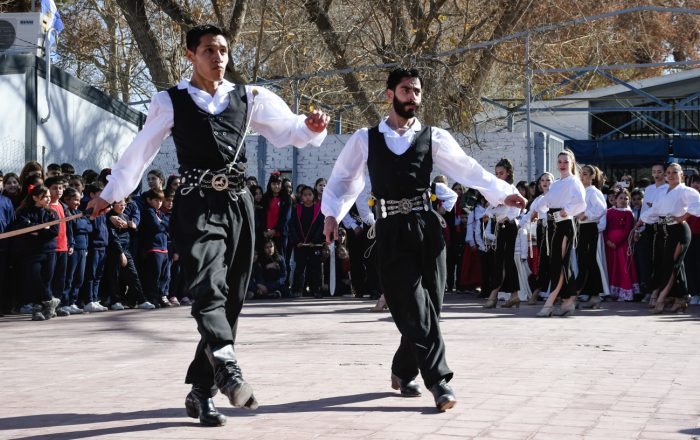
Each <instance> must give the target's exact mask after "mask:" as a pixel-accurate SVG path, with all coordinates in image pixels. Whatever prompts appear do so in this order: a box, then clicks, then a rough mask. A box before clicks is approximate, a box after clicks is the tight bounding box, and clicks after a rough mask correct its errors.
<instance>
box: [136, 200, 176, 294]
mask: <svg viewBox="0 0 700 440" xmlns="http://www.w3.org/2000/svg"><path fill="white" fill-rule="evenodd" d="M141 197H142V199H143V201H144V202H146V206H147V207H146V209H145V210H144V211H143V212H142V213H141V223H140V224H139V244H140V246H141V255H143V264H142V268H143V270H142V271H141V274H142V275H143V287H144V291H145V294H146V298H147V299H149V300H150V301H151V302H152V303H153V304H155V305H156V306H157V307H158V306H159V307H170V306H172V304H170V301H168V297H167V296H166V293H164V289H165V286H166V284H167V282H168V275H169V274H168V270H167V269H168V224H167V223H165V222H164V221H163V218H162V215H161V213H160V207H161V206H162V205H163V199H164V198H165V196H164V194H163V191H160V190H158V189H149V190H148V191H146V192H145V193H143V194H142V195H141Z"/></svg>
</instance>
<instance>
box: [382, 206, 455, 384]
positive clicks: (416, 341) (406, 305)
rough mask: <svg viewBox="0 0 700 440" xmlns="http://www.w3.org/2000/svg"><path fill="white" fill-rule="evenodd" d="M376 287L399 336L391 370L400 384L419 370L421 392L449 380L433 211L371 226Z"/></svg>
mask: <svg viewBox="0 0 700 440" xmlns="http://www.w3.org/2000/svg"><path fill="white" fill-rule="evenodd" d="M376 236H377V244H376V246H375V249H376V251H377V269H378V272H379V282H380V286H381V289H382V292H384V296H385V298H386V302H387V304H388V305H389V310H390V311H391V316H392V317H393V318H394V323H395V324H396V327H398V329H399V332H400V333H401V343H400V345H399V348H398V349H397V350H396V354H395V355H394V359H393V362H392V366H391V371H392V373H394V374H395V375H396V376H398V377H399V378H401V379H404V380H410V379H413V378H415V377H416V376H417V375H418V372H419V371H420V373H421V376H422V377H423V381H424V383H425V385H426V387H428V388H429V387H431V386H432V385H434V384H436V383H438V382H439V381H440V380H441V379H443V378H444V379H445V380H446V381H450V379H452V371H451V370H450V369H449V367H448V366H447V361H446V360H445V343H444V341H443V339H442V334H441V333H440V309H441V307H442V300H443V296H444V294H445V279H446V262H445V241H444V239H443V236H442V229H441V227H440V222H439V220H438V217H437V216H436V215H435V213H433V212H432V211H419V212H412V213H410V214H398V215H392V216H389V217H387V218H384V219H379V220H378V221H377V224H376Z"/></svg>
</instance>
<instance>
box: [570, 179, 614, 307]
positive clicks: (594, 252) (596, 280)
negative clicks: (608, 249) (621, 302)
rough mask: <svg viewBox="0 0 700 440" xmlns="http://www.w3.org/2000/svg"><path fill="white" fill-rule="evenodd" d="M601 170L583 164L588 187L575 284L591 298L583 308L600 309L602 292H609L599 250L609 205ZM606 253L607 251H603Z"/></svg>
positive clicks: (580, 225)
mask: <svg viewBox="0 0 700 440" xmlns="http://www.w3.org/2000/svg"><path fill="white" fill-rule="evenodd" d="M600 175H601V172H600V170H599V169H598V168H597V167H595V166H593V165H584V166H582V167H581V183H583V186H584V188H586V210H585V211H584V212H582V213H581V214H579V216H578V220H579V230H578V246H577V247H576V259H577V261H578V268H579V271H578V278H577V279H576V286H577V290H578V294H581V293H584V294H588V295H589V299H588V301H586V302H585V303H582V304H581V306H582V307H587V308H595V309H597V308H598V307H599V305H600V296H599V295H600V293H601V292H606V290H605V288H604V286H605V284H606V282H607V280H604V279H603V277H602V275H601V273H603V271H602V270H601V267H602V265H604V264H605V261H603V262H602V263H601V258H600V257H601V255H599V252H598V238H599V237H598V236H599V233H598V223H599V222H600V219H601V218H603V216H605V213H606V208H607V204H606V202H605V196H604V195H603V193H602V192H601V191H600ZM602 255H604V254H602Z"/></svg>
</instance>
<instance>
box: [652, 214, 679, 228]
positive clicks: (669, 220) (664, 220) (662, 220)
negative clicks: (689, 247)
mask: <svg viewBox="0 0 700 440" xmlns="http://www.w3.org/2000/svg"><path fill="white" fill-rule="evenodd" d="M657 223H658V224H660V225H664V226H671V225H677V224H678V220H676V218H675V217H672V216H670V215H669V216H666V217H659V221H658V222H657Z"/></svg>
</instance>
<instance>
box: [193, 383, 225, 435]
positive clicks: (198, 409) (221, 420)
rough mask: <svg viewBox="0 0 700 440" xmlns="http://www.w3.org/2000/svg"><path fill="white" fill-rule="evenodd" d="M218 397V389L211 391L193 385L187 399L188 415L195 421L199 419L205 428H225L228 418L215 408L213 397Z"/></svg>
mask: <svg viewBox="0 0 700 440" xmlns="http://www.w3.org/2000/svg"><path fill="white" fill-rule="evenodd" d="M214 395H216V389H213V390H212V389H210V388H207V387H203V386H201V385H192V391H190V393H189V394H188V395H187V397H186V398H185V409H186V410H187V415H188V416H189V417H192V418H193V419H197V418H198V419H199V423H201V424H202V425H204V426H224V425H225V424H226V416H225V415H223V414H221V413H220V412H219V411H218V410H217V409H216V407H215V406H214V400H213V399H212V397H214Z"/></svg>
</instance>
